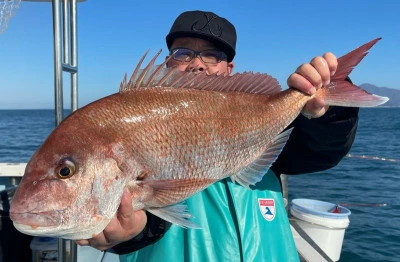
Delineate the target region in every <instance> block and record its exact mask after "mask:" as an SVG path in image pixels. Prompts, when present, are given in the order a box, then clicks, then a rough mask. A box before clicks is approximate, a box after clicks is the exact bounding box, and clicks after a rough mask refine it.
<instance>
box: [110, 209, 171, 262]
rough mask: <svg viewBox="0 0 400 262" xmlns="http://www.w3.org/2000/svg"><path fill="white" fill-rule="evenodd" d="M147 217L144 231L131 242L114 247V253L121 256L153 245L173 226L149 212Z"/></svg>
mask: <svg viewBox="0 0 400 262" xmlns="http://www.w3.org/2000/svg"><path fill="white" fill-rule="evenodd" d="M146 215H147V224H146V227H145V228H144V229H143V231H142V232H141V233H140V234H139V235H137V236H136V237H134V238H132V239H131V240H128V241H126V242H123V243H120V244H118V245H116V246H114V247H113V248H112V251H113V252H115V253H117V254H120V255H122V254H128V253H131V252H134V251H136V250H139V249H141V248H144V247H146V246H148V245H150V244H153V243H155V242H156V241H157V240H159V239H160V238H161V237H162V236H163V235H164V234H165V232H166V231H167V230H168V228H169V227H170V226H171V223H169V222H167V221H165V220H163V219H161V218H159V217H157V216H155V215H153V214H151V213H149V212H146Z"/></svg>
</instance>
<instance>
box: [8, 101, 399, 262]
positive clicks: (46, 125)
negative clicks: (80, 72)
mask: <svg viewBox="0 0 400 262" xmlns="http://www.w3.org/2000/svg"><path fill="white" fill-rule="evenodd" d="M67 114H68V112H66V113H65V115H67ZM54 122H55V120H54V111H53V110H0V162H12V163H20V162H27V161H28V160H29V158H30V156H31V155H32V154H33V152H34V151H35V150H36V149H37V148H38V146H39V145H40V144H41V143H42V142H43V141H44V139H45V138H46V137H47V136H48V135H49V134H50V132H51V131H52V130H53V129H54V125H55V124H54ZM0 184H1V181H0ZM399 188H400V108H373V109H361V110H360V121H359V127H358V131H357V137H356V141H355V143H354V145H353V147H352V149H351V151H350V155H349V156H348V157H346V158H344V159H343V160H342V161H341V162H340V163H339V165H338V166H336V167H334V168H332V169H330V170H328V171H324V172H319V173H315V174H307V175H299V176H290V177H289V198H290V199H294V198H310V199H318V200H322V201H327V202H331V203H339V204H342V205H346V207H347V208H349V209H350V210H351V212H352V214H351V215H350V217H349V219H350V225H349V227H348V228H347V230H346V233H345V238H344V243H343V249H342V254H341V259H340V261H351V262H357V261H382V262H383V261H385V262H387V261H393V262H395V261H400V254H399V253H400V197H399V194H398V191H399Z"/></svg>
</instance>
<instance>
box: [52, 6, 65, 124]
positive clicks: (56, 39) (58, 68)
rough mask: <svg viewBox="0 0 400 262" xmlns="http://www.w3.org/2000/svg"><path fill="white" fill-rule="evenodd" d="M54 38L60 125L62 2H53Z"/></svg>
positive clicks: (55, 75) (55, 84)
mask: <svg viewBox="0 0 400 262" xmlns="http://www.w3.org/2000/svg"><path fill="white" fill-rule="evenodd" d="M52 4H53V36H54V95H55V98H54V100H55V111H56V112H55V114H56V115H55V122H56V126H57V125H59V124H60V123H61V121H62V119H63V90H62V64H61V41H60V32H61V28H60V9H59V8H60V1H59V0H53V1H52Z"/></svg>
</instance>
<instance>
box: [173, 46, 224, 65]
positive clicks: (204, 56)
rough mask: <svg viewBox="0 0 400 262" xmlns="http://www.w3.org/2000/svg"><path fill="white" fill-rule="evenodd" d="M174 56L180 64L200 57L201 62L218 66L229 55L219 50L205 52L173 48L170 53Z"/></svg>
mask: <svg viewBox="0 0 400 262" xmlns="http://www.w3.org/2000/svg"><path fill="white" fill-rule="evenodd" d="M169 54H170V55H172V58H173V59H174V60H177V61H180V62H186V63H187V62H190V61H192V60H193V59H194V58H195V57H196V56H198V57H200V59H201V61H203V62H204V63H206V64H218V63H219V62H221V61H223V60H225V59H227V55H226V54H225V53H224V52H222V51H219V50H215V49H210V50H203V51H200V52H199V51H194V50H192V49H189V48H180V47H178V48H173V49H171V51H170V52H169Z"/></svg>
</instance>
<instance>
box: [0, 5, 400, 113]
mask: <svg viewBox="0 0 400 262" xmlns="http://www.w3.org/2000/svg"><path fill="white" fill-rule="evenodd" d="M187 10H207V11H213V12H215V13H216V14H218V15H220V16H222V17H225V18H227V19H228V20H230V21H231V22H232V23H233V24H234V25H235V27H236V30H237V34H238V41H237V46H236V53H237V55H236V57H235V60H234V62H235V69H234V72H243V71H254V72H263V73H268V74H270V75H272V76H273V77H275V78H277V79H278V81H279V82H280V84H281V86H282V88H284V89H285V88H286V79H287V77H288V76H289V75H290V74H291V73H292V72H294V71H295V70H296V68H297V67H298V66H299V65H301V64H302V63H305V62H309V61H310V60H311V59H312V58H313V57H315V56H319V55H322V54H323V53H325V52H327V51H330V52H333V53H334V54H335V55H336V56H338V57H340V56H342V55H344V54H346V53H347V52H349V51H351V50H353V49H355V48H356V47H358V46H360V45H362V44H364V43H366V42H368V41H370V40H372V39H375V38H377V37H382V40H381V41H379V42H378V43H377V44H376V45H375V46H374V47H373V48H372V49H371V51H370V54H369V55H368V56H367V57H366V58H365V59H364V60H363V61H362V62H361V63H360V64H359V65H358V66H357V68H356V69H355V70H354V71H353V72H352V73H351V75H350V77H351V79H352V80H353V82H354V83H356V84H363V83H370V84H373V85H376V86H379V87H389V88H397V89H400V83H399V82H398V78H399V75H400V63H399V61H400V19H399V18H398V14H399V13H400V1H389V0H386V1H385V0H384V1H377V0H371V1H365V0H352V1H348V0H338V1H319V0H317V1H300V0H286V1H268V0H264V1H255V0H246V1H236V0H227V1H225V0H222V1H215V0H213V1H210V0H203V1H188V0H186V1H161V0H159V1H152V0H147V1H133V0H120V1H110V0H108V1H106V0H87V1H85V2H82V3H79V4H78V85H79V86H78V88H79V93H78V97H79V107H81V106H84V105H85V104H87V103H89V102H92V101H94V100H97V99H100V98H102V97H104V96H107V95H109V94H112V93H115V92H117V91H118V88H119V84H120V82H121V80H122V78H123V76H124V74H125V73H127V74H128V75H129V74H130V73H131V72H132V71H133V69H134V67H135V66H136V64H137V62H138V61H139V59H140V57H141V56H142V55H143V53H144V52H145V51H147V50H150V54H151V55H153V54H155V53H156V52H157V51H159V50H160V49H163V52H162V54H161V56H160V57H159V59H158V60H157V61H158V62H159V63H161V62H162V61H163V60H164V58H165V56H166V55H167V48H166V44H165V36H166V35H167V34H168V32H169V29H170V26H171V25H172V22H173V21H174V19H175V18H176V17H177V16H178V15H179V14H180V13H181V12H184V11H187ZM53 57H54V53H53V25H52V5H51V3H49V2H47V3H46V2H24V1H23V2H21V4H20V7H19V9H18V11H17V13H16V15H15V16H14V17H12V18H11V20H10V21H9V24H8V27H7V29H6V30H5V32H3V33H2V34H0V109H39V108H53V107H54V69H53V68H54V60H53ZM63 79H64V105H65V107H66V108H68V107H69V103H70V102H69V101H70V100H69V75H68V74H64V75H63Z"/></svg>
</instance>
